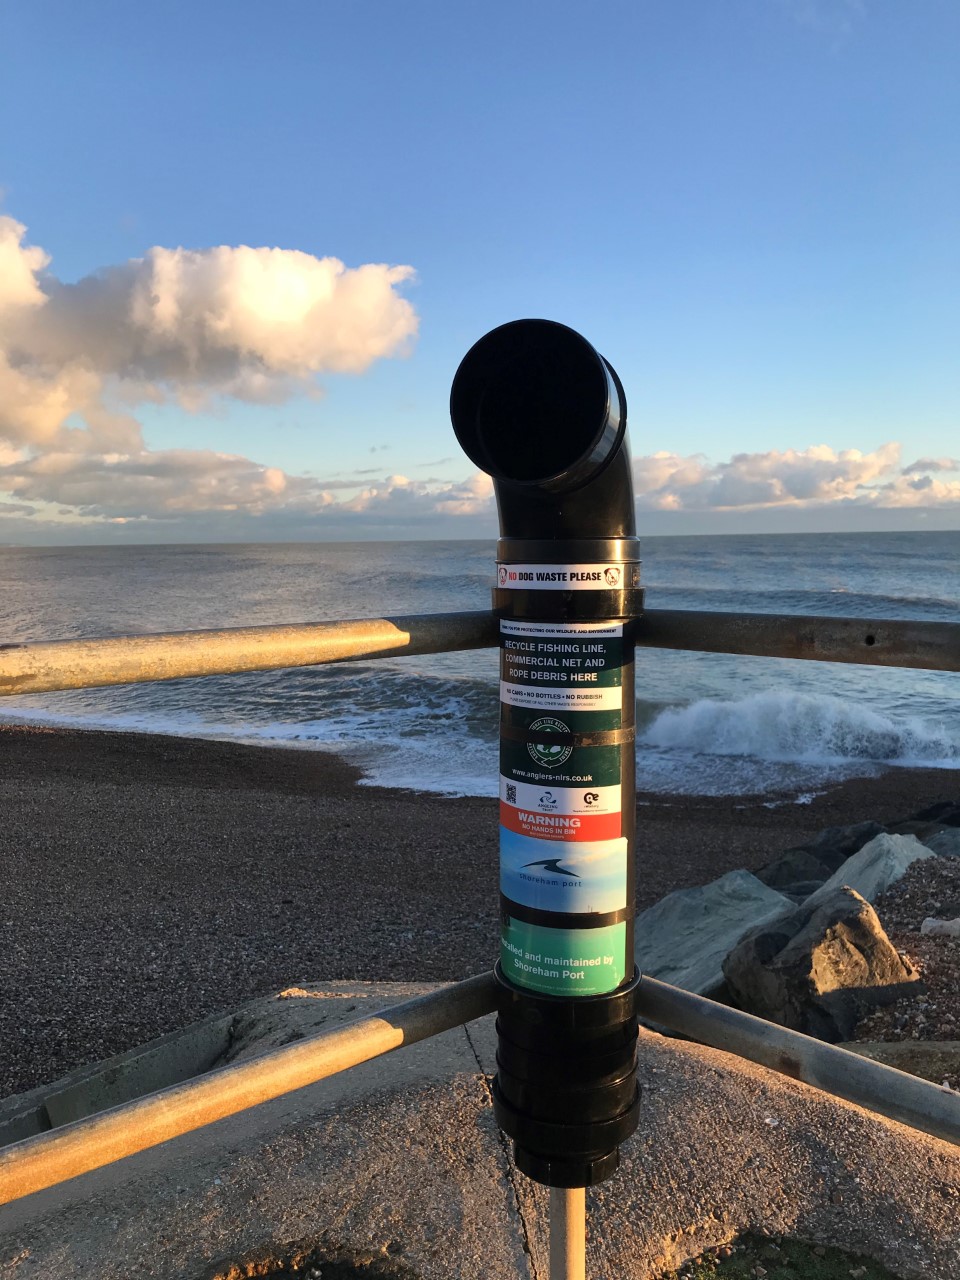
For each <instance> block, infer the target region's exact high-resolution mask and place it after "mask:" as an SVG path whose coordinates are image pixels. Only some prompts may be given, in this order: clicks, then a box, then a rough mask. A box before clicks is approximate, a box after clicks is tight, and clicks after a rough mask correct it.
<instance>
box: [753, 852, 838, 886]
mask: <svg viewBox="0 0 960 1280" xmlns="http://www.w3.org/2000/svg"><path fill="white" fill-rule="evenodd" d="M833 870H834V869H833V867H831V866H828V865H827V863H825V862H822V861H821V860H820V859H819V858H818V857H816V856H815V855H814V854H812V853H811V852H810V851H809V850H808V849H806V848H802V847H801V848H798V849H788V850H787V852H786V853H785V854H783V856H782V857H780V858H777V859H775V860H774V861H773V862H768V863H767V865H766V866H765V867H761V868H760V870H759V871H757V872H755V875H756V877H757V879H758V880H760V881H761V882H762V883H763V884H765V885H769V886H770V888H771V889H779V890H780V891H781V893H782V892H783V890H784V889H785V888H786V886H787V885H789V884H795V883H796V882H797V881H798V880H800V881H809V880H813V881H815V882H816V884H817V885H821V884H823V882H824V881H825V880H826V879H827V877H828V876H830V875H831V874H832V872H833Z"/></svg>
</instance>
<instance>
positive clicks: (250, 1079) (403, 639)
mask: <svg viewBox="0 0 960 1280" xmlns="http://www.w3.org/2000/svg"><path fill="white" fill-rule="evenodd" d="M497 643H498V631H497V617H496V615H495V614H493V613H492V612H488V611H482V612H475V613H453V614H449V613H447V614H425V615H415V616H400V617H395V618H379V619H371V620H361V621H346V622H329V623H319V624H313V625H303V626H281V627H245V628H240V629H233V630H224V631H188V632H178V633H170V634H164V635H148V636H120V637H113V638H108V639H100V640H79V641H77V640H70V641H55V642H51V643H41V644H0V696H3V695H7V696H9V695H15V694H19V693H41V692H47V691H51V690H55V689H78V688H90V687H97V686H103V685H114V684H133V683H138V682H142V681H154V680H174V679H182V678H185V677H194V676H206V675H215V674H226V673H229V672H241V671H265V670H271V669H277V668H284V667H298V666H313V665H319V664H323V663H330V662H343V661H347V660H351V659H360V658H367V659H369V658H377V657H387V656H391V655H393V656H395V655H399V654H410V655H413V654H425V653H440V652H449V651H453V650H461V649H479V648H490V647H493V646H495V645H496V644H497ZM637 644H638V646H640V647H644V648H664V649H686V650H696V651H701V652H710V653H731V654H744V655H753V656H757V657H777V658H795V659H805V660H814V661H826V662H850V663H862V664H868V665H875V666H898V667H914V668H923V669H926V670H934V671H960V623H948V622H911V621H890V620H866V619H860V618H834V617H815V618H796V617H786V616H780V615H767V614H726V613H694V612H681V611H666V610H650V611H649V612H648V613H646V614H645V615H644V618H643V621H642V623H641V624H640V628H639V632H638V636H637ZM493 1008H494V985H493V978H492V975H490V974H484V975H481V976H479V977H476V978H471V979H468V980H467V981H466V982H462V983H458V984H456V985H455V986H452V987H448V988H444V989H442V990H440V991H438V992H435V993H433V994H431V995H429V996H424V997H421V998H419V999H417V1000H413V1001H409V1002H407V1003H405V1004H401V1005H397V1006H395V1007H394V1008H392V1009H389V1010H386V1011H384V1012H383V1013H381V1014H378V1015H376V1016H373V1017H367V1018H361V1019H359V1020H358V1021H357V1022H354V1023H351V1024H350V1025H348V1026H346V1027H343V1028H339V1029H337V1030H334V1031H329V1032H324V1033H321V1034H319V1035H317V1036H314V1037H311V1038H309V1039H307V1040H304V1041H300V1042H298V1043H296V1044H294V1045H288V1046H284V1047H283V1048H280V1049H276V1050H273V1051H271V1052H269V1053H266V1054H264V1055H262V1056H261V1057H259V1058H256V1059H254V1060H252V1061H249V1062H244V1063H238V1064H234V1065H232V1066H228V1067H224V1068H221V1069H219V1070H216V1071H211V1072H209V1073H207V1074H206V1075H203V1076H199V1077H196V1078H194V1079H192V1080H188V1081H186V1082H184V1083H182V1084H178V1085H174V1086H172V1087H171V1088H169V1089H165V1090H161V1091H160V1092H158V1093H153V1094H149V1095H147V1096H145V1097H142V1098H139V1099H137V1100H135V1101H133V1102H130V1103H127V1104H125V1105H123V1106H120V1107H115V1108H113V1109H111V1110H109V1111H104V1112H102V1113H100V1114H98V1115H94V1116H90V1117H87V1118H85V1119H82V1120H78V1121H75V1122H74V1123H72V1124H68V1125H64V1126H62V1127H61V1128H59V1129H55V1130H52V1131H50V1132H48V1133H44V1134H40V1135H38V1136H35V1137H31V1138H27V1139H25V1140H23V1141H22V1142H18V1143H14V1144H12V1145H10V1146H8V1147H7V1148H5V1149H4V1150H3V1151H0V1204H4V1203H8V1202H10V1201H12V1200H16V1199H19V1198H21V1197H23V1196H27V1195H30V1194H32V1193H33V1192H35V1191H39V1190H41V1189H42V1188H45V1187H50V1186H53V1185H56V1184H57V1183H60V1182H64V1181H66V1180H67V1179H69V1178H74V1177H77V1176H78V1175H79V1174H81V1173H85V1172H89V1171H90V1170H93V1169H97V1168H100V1167H102V1166H103V1165H106V1164H110V1163H112V1162H114V1161H116V1160H120V1159H123V1158H124V1157H126V1156H129V1155H132V1154H133V1153H134V1152H137V1151H143V1150H145V1149H147V1148H149V1147H152V1146H156V1145H157V1144H158V1143H161V1142H166V1141H168V1140H169V1139H171V1138H174V1137H178V1136H180V1135H182V1134H185V1133H188V1132H191V1131H192V1130H194V1129H197V1128H200V1127H202V1126H204V1125H207V1124H210V1123H212V1122H213V1121H215V1120H219V1119H223V1118H226V1117H227V1116H231V1115H236V1114H238V1113H239V1112H241V1111H244V1110H247V1109H248V1108H250V1107H255V1106H258V1105H260V1104H261V1103H263V1102H266V1101H268V1100H270V1099H272V1098H276V1097H279V1096H281V1095H282V1094H284V1093H288V1092H291V1091H292V1090H294V1089H300V1088H303V1087H304V1086H305V1085H308V1084H312V1083H315V1082H317V1081H319V1080H323V1079H326V1078H328V1077H329V1076H332V1075H334V1074H336V1073H338V1072H340V1071H344V1070H347V1069H348V1068H350V1067H352V1066H356V1065H357V1064H359V1063H361V1062H366V1061H369V1060H370V1059H371V1058H375V1057H378V1056H380V1055H382V1054H384V1053H388V1052H390V1051H392V1050H394V1049H397V1048H400V1047H401V1046H403V1045H405V1044H414V1043H416V1042H417V1041H419V1040H423V1039H426V1038H428V1037H430V1036H434V1035H438V1034H440V1033H441V1032H443V1031H447V1030H450V1029H451V1028H453V1027H455V1026H459V1025H461V1024H462V1023H465V1022H469V1021H471V1020H472V1019H474V1018H478V1017H481V1016H483V1015H484V1014H487V1013H490V1012H492V1010H493ZM638 1010H639V1012H640V1014H641V1015H642V1016H643V1017H645V1018H647V1019H649V1020H651V1021H653V1022H655V1023H657V1024H659V1025H661V1026H664V1027H666V1028H668V1029H669V1030H672V1031H676V1032H678V1033H680V1034H682V1035H685V1036H687V1037H689V1038H690V1039H693V1040H697V1041H699V1042H700V1043H703V1044H708V1045H712V1046H713V1047H714V1048H718V1049H723V1050H726V1051H727V1052H730V1053H733V1054H736V1055H737V1056H739V1057H742V1058H747V1059H749V1060H750V1061H753V1062H757V1063H760V1064H762V1065H764V1066H766V1067H769V1068H771V1069H772V1070H775V1071H779V1072H781V1073H784V1074H786V1075H789V1076H791V1077H792V1078H793V1079H797V1080H801V1081H804V1082H805V1083H807V1084H811V1085H814V1086H815V1087H817V1088H819V1089H822V1090H825V1091H826V1092H828V1093H831V1094H833V1095H835V1096H836V1097H840V1098H844V1099H846V1100H847V1101H850V1102H854V1103H857V1104H859V1105H860V1106H863V1107H866V1108H868V1109H870V1110H871V1111H875V1112H878V1113H879V1114H881V1115H885V1116H888V1117H890V1118H892V1119H894V1120H897V1121H899V1122H900V1123H903V1124H907V1125H910V1126H912V1127H914V1128H917V1129H920V1130H922V1131H923V1132H926V1133H929V1134H933V1135H934V1136H936V1137H939V1138H943V1139H945V1140H946V1141H949V1142H953V1143H958V1144H960V1097H958V1096H957V1095H956V1094H954V1093H952V1092H949V1091H945V1090H943V1089H940V1088H937V1087H936V1086H935V1085H932V1084H929V1083H927V1082H926V1081H923V1080H920V1079H918V1078H917V1077H915V1076H911V1075H907V1074H906V1073H904V1072H901V1071H896V1070H894V1069H893V1068H891V1067H886V1066H883V1065H881V1064H879V1063H876V1062H872V1061H870V1060H869V1059H866V1058H861V1057H858V1056H857V1055H856V1054H853V1053H849V1052H847V1051H845V1050H843V1049H838V1048H836V1047H835V1046H832V1045H828V1044H824V1043H822V1042H821V1041H819V1040H815V1039H812V1038H810V1037H808V1036H803V1035H800V1034H799V1033H797V1032H794V1031H788V1030H786V1029H785V1028H783V1027H779V1026H775V1025H774V1024H772V1023H768V1022H764V1021H763V1020H762V1019H760V1018H754V1017H751V1016H750V1015H748V1014H745V1013H740V1012H738V1011H737V1010H734V1009H730V1008H727V1007H726V1006H724V1005H719V1004H716V1003H714V1002H713V1001H710V1000H706V999H704V998H703V997H700V996H696V995H692V994H690V993H689V992H685V991H680V990H678V989H677V988H675V987H670V986H668V985H667V984H665V983H662V982H657V981H656V980H654V979H650V978H645V979H644V980H643V982H642V984H641V988H640V992H639V997H638Z"/></svg>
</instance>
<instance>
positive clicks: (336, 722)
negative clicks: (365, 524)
mask: <svg viewBox="0 0 960 1280" xmlns="http://www.w3.org/2000/svg"><path fill="white" fill-rule="evenodd" d="M641 547H642V555H643V561H644V563H643V582H644V585H645V587H646V589H647V605H648V606H649V607H650V608H664V609H698V610H711V609H712V610H723V611H736V610H742V611H744V612H752V613H795V614H835V615H849V616H857V617H873V618H921V619H929V620H949V621H960V532H956V533H951V532H938V533H930V534H926V533H889V534H822V535H821V534H816V535H799V536H793V535H789V536H788V535H783V536H739V537H690V538H684V537H680V538H647V539H643V540H642V542H641ZM493 561H494V544H493V542H492V541H491V542H453V543H448V544H444V543H436V542H431V543H413V542H398V543H336V544H334V543H326V544H322V543H320V544H291V545H277V544H258V545H247V546H233V545H231V546H169V547H123V548H113V547H111V548H107V547H88V548H71V549H63V548H0V644H2V643H11V642H16V641H41V640H58V639H69V638H79V637H88V636H109V635H124V634H132V633H147V632H156V631H168V630H169V631H176V630H189V629H193V628H210V627H229V626H245V625H258V624H269V623H277V624H279V623H292V622H321V621H327V620H334V619H338V618H363V617H378V616H381V615H383V614H391V613H393V614H396V613H434V612H447V611H456V610H467V609H483V608H487V607H488V606H489V601H490V588H491V586H492V583H493ZM637 690H638V701H637V718H638V746H637V779H638V787H639V788H641V789H642V790H648V791H653V792H660V793H672V794H678V795H683V794H707V795H745V794H756V793H767V794H769V795H770V797H771V802H774V801H773V798H774V797H776V798H777V799H778V800H779V799H781V798H782V797H783V796H784V795H786V796H788V797H792V798H793V799H796V800H800V801H802V800H803V799H804V798H806V797H808V796H809V795H811V794H813V793H815V792H816V791H817V790H818V789H822V788H823V787H824V786H825V785H827V784H828V783H829V782H830V781H832V780H836V779H839V778H845V777H855V776H864V775H870V774H877V773H880V772H882V771H883V770H885V769H889V768H894V767H897V766H912V767H920V768H924V767H926V768H951V769H957V768H960V715H958V714H957V713H958V710H960V674H943V673H935V672H923V671H906V670H897V669H892V668H891V669H886V668H874V667H854V666H846V665H841V664H830V663H810V662H791V661H786V660H780V659H770V658H736V657H728V656H726V655H718V654H697V653H678V652H665V651H654V650H639V651H638V659H637ZM497 718H498V686H497V656H496V652H495V651H494V650H490V651H474V652H470V653H462V654H439V655H435V656H430V657H420V658H388V659H379V660H377V661H373V662H361V663H347V664H342V665H337V666H329V667H317V668H312V669H310V668H307V669H298V670H294V671H275V672H264V673H254V674H244V675H235V676H218V677H211V678H206V679H202V680H178V681H170V682H165V683H158V684H151V685H132V686H127V687H118V688H112V689H91V690H81V691H75V692H65V693H57V694H44V695H21V696H18V697H14V698H5V699H0V719H2V720H6V721H12V722H19V723H24V722H33V723H45V724H63V725H72V726H74V727H78V728H81V727H97V728H110V729H129V730H140V731H148V732H161V733H173V734H178V735H186V736H190V737H213V738H231V739H236V740H239V741H245V742H257V743H261V744H266V745H273V746H277V747H284V746H297V747H305V748H312V749H317V750H330V751H335V752H337V753H339V754H340V755H342V756H343V757H345V758H347V759H349V760H352V761H354V762H356V763H357V764H359V765H360V766H361V767H362V768H363V769H364V770H365V773H366V780H367V781H368V782H369V783H372V784H376V785H380V786H387V787H404V788H413V789H415V790H420V791H428V792H435V793H441V794H447V795H495V794H496V789H497Z"/></svg>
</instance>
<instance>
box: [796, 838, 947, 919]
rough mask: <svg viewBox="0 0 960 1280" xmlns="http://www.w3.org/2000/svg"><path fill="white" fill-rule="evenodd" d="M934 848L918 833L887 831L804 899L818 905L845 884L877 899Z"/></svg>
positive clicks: (808, 905)
mask: <svg viewBox="0 0 960 1280" xmlns="http://www.w3.org/2000/svg"><path fill="white" fill-rule="evenodd" d="M933 856H934V854H933V851H932V850H931V849H928V848H927V846H926V845H924V844H921V843H920V841H919V840H918V839H917V838H916V836H891V835H887V834H886V833H883V834H881V835H878V836H874V838H873V839H872V840H871V841H870V843H869V844H865V845H864V846H863V848H862V849H861V850H860V851H859V852H858V853H855V854H854V855H853V857H852V858H848V859H847V860H846V862H844V863H843V865H842V866H841V867H840V868H839V870H837V871H835V872H834V874H833V875H832V876H831V877H830V879H829V880H827V882H826V883H825V884H824V885H822V886H821V887H820V888H819V889H818V890H817V891H816V893H814V894H812V895H811V896H810V897H809V898H808V899H807V901H806V902H805V903H804V906H805V907H815V906H817V905H818V904H819V903H820V902H825V901H827V900H828V899H829V898H830V897H831V896H832V894H833V893H834V891H835V890H836V889H839V888H841V886H843V885H847V886H849V888H851V889H855V890H856V891H857V893H859V894H860V896H861V897H863V898H866V900H867V901H868V902H875V901H876V899H877V898H879V896H880V894H881V893H883V892H884V890H886V889H889V887H890V886H891V885H892V884H895V883H896V882H897V881H898V880H899V879H900V877H901V876H902V875H903V874H904V872H905V871H906V870H907V868H908V867H909V866H912V864H913V863H914V862H916V861H917V860H918V859H919V858H932V857H933Z"/></svg>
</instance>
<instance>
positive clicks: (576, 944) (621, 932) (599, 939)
mask: <svg viewBox="0 0 960 1280" xmlns="http://www.w3.org/2000/svg"><path fill="white" fill-rule="evenodd" d="M626 937H627V924H626V921H625V920H622V921H621V922H620V923H619V924H610V925H605V926H604V927H603V928H600V929H550V928H547V927H546V926H544V925H538V924H527V923H526V921H524V920H515V919H513V917H512V916H508V917H507V918H506V919H505V920H504V923H503V927H502V930H501V934H500V964H501V966H502V968H503V972H504V975H505V976H506V977H507V978H509V979H510V981H511V982H512V983H513V984H514V985H515V986H518V987H526V988H527V989H528V990H529V991H541V992H543V993H544V994H545V995H551V996H600V995H605V994H606V993H607V992H608V991H614V990H616V988H617V987H619V985H620V983H621V982H623V980H624V978H625V976H626V968H625V956H624V948H625V946H626Z"/></svg>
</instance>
